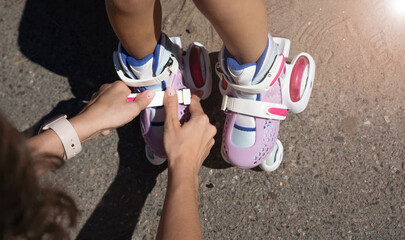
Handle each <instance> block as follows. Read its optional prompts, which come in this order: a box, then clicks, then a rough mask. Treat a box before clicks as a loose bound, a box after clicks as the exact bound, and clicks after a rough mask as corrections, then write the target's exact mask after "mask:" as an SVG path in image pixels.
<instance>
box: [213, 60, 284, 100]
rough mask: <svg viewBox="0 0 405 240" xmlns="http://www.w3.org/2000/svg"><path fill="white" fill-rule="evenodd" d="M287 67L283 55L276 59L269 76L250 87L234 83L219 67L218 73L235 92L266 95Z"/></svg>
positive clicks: (217, 68)
mask: <svg viewBox="0 0 405 240" xmlns="http://www.w3.org/2000/svg"><path fill="white" fill-rule="evenodd" d="M284 66H285V57H284V55H283V54H279V55H278V56H277V57H276V60H275V61H274V63H273V65H272V66H271V68H270V70H269V72H268V73H267V75H266V76H265V77H264V79H263V80H262V81H261V82H260V83H258V84H256V85H250V86H242V85H238V84H235V83H233V82H232V81H231V80H229V79H228V77H227V76H226V75H225V74H224V73H223V72H222V70H221V69H220V67H219V65H218V66H217V67H216V69H215V70H216V72H217V74H218V76H219V78H220V79H225V81H226V82H227V83H228V84H229V85H230V86H231V87H232V88H233V89H235V90H238V91H241V92H245V93H254V94H256V93H265V92H267V91H268V90H269V89H270V88H271V86H273V84H274V83H275V82H276V81H277V79H278V78H279V77H280V74H281V73H282V72H283V69H284Z"/></svg>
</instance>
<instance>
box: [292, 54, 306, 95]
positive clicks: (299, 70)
mask: <svg viewBox="0 0 405 240" xmlns="http://www.w3.org/2000/svg"><path fill="white" fill-rule="evenodd" d="M308 65H309V60H308V58H306V57H305V56H301V57H299V58H298V59H297V61H296V62H295V64H294V67H293V70H292V71H291V78H290V96H291V101H293V102H298V101H299V100H301V84H302V83H301V81H302V80H303V79H302V78H303V77H307V76H303V75H304V72H305V68H306V67H307V66H308ZM304 81H306V79H304Z"/></svg>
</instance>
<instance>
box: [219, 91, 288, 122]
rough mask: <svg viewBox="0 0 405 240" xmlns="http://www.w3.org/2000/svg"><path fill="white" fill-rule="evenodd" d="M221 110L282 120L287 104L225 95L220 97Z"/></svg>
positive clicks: (285, 113) (285, 114)
mask: <svg viewBox="0 0 405 240" xmlns="http://www.w3.org/2000/svg"><path fill="white" fill-rule="evenodd" d="M221 110H222V111H231V112H236V113H240V114H244V115H248V116H252V117H259V118H266V119H275V120H284V119H285V117H286V116H287V106H285V105H283V104H277V103H269V102H261V101H255V100H249V99H242V98H234V97H230V96H226V95H225V96H223V98H222V106H221Z"/></svg>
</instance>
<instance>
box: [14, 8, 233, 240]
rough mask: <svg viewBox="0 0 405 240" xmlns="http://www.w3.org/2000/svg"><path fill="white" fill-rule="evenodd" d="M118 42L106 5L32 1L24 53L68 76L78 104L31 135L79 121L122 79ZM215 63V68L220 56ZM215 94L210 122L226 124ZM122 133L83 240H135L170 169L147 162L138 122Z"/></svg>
mask: <svg viewBox="0 0 405 240" xmlns="http://www.w3.org/2000/svg"><path fill="white" fill-rule="evenodd" d="M117 41H118V40H117V38H116V37H115V35H114V32H113V31H112V29H111V27H110V25H109V22H108V18H107V14H106V12H105V6H104V1H96V0H88V1H82V0H71V1H62V0H27V2H26V6H25V9H24V13H23V16H22V19H21V23H20V27H19V37H18V44H19V47H20V50H21V52H22V53H23V54H24V55H25V56H26V57H27V58H28V59H30V60H31V61H33V62H36V63H38V64H39V65H41V66H42V67H44V68H46V69H48V70H49V71H52V72H54V73H56V74H59V75H62V76H66V77H67V78H68V81H69V84H70V86H71V90H72V93H73V94H74V96H75V98H73V99H70V100H68V101H62V102H60V103H59V104H58V105H57V107H56V108H55V109H54V110H53V111H52V112H51V113H49V114H47V115H46V116H44V117H43V118H42V120H41V121H39V122H38V123H37V124H35V125H34V126H33V127H32V128H31V129H30V130H29V131H28V132H27V133H26V134H28V135H32V134H34V133H35V132H36V130H37V129H38V128H39V126H40V125H41V124H42V122H43V121H45V120H46V119H49V118H50V117H52V116H54V115H56V114H58V113H66V114H68V116H70V117H71V116H74V115H75V114H77V113H78V112H79V111H80V110H81V109H82V108H83V106H84V103H83V101H85V100H89V99H90V97H91V95H92V93H94V92H95V91H97V90H98V88H99V87H100V86H101V85H102V84H103V83H107V82H112V81H114V80H116V79H118V77H117V75H116V73H115V71H114V68H113V63H112V52H113V50H114V48H115V47H116V44H117ZM210 57H211V60H212V61H213V63H214V62H215V61H216V55H215V57H214V55H212V54H211V55H210ZM215 91H218V89H217V87H216V83H214V84H213V92H214V94H215V96H217V98H218V99H217V98H215V99H211V100H207V102H204V103H203V105H204V107H205V109H207V112H208V114H210V112H212V113H213V114H214V115H211V116H210V117H211V120H213V121H217V120H218V119H217V118H220V117H219V116H217V114H215V111H217V110H218V108H217V106H218V105H219V104H220V97H219V96H220V94H219V93H218V92H215ZM215 109H216V110H215ZM222 120H223V115H222ZM117 131H118V135H119V143H118V152H119V156H120V163H119V168H118V173H117V176H116V178H115V179H114V180H113V182H112V184H111V185H110V186H109V188H108V190H107V192H106V193H105V194H104V196H103V198H102V199H101V201H100V202H99V203H98V204H97V206H96V208H95V210H94V212H93V213H92V215H91V216H90V217H89V219H88V220H87V222H86V223H85V225H84V227H83V228H82V229H81V230H80V233H79V235H78V237H77V239H131V236H132V234H133V231H134V228H135V226H136V224H137V222H138V218H139V215H140V212H141V210H142V207H143V205H144V202H145V200H146V197H147V196H148V194H149V193H150V191H151V190H152V189H153V187H154V186H155V183H156V177H157V176H158V175H159V174H160V173H161V172H162V171H163V170H164V169H166V167H167V166H166V164H164V165H162V166H159V167H156V166H152V165H151V164H150V163H149V162H148V161H147V160H146V158H145V157H144V156H145V152H144V142H143V139H142V137H141V132H140V128H139V120H138V119H136V120H134V121H133V122H131V123H129V124H127V125H126V126H124V127H122V128H119V129H117ZM220 136H221V134H220V133H218V135H217V138H216V142H217V144H216V147H214V149H213V150H212V152H217V151H219V145H220V144H218V143H219V140H220V139H221V137H220ZM211 155H213V154H211ZM216 164H219V165H217V166H216ZM205 165H206V166H208V167H211V168H226V167H228V166H229V165H227V164H226V163H223V162H222V161H220V163H218V161H215V157H210V158H209V159H207V161H206V163H205Z"/></svg>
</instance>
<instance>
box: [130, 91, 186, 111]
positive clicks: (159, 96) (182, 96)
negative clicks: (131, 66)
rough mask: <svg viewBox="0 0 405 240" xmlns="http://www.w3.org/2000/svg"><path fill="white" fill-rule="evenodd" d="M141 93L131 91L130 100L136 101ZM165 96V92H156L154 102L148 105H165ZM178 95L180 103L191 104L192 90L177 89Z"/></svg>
mask: <svg viewBox="0 0 405 240" xmlns="http://www.w3.org/2000/svg"><path fill="white" fill-rule="evenodd" d="M138 95H139V93H131V94H130V95H129V96H128V97H127V101H128V102H132V101H135V98H136V97H137V96H138ZM164 96H165V92H163V91H160V92H155V97H154V98H153V100H152V102H151V103H150V104H149V105H148V107H161V106H163V98H164ZM177 97H178V102H179V104H183V105H190V102H191V92H190V89H188V88H184V89H181V90H177Z"/></svg>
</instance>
